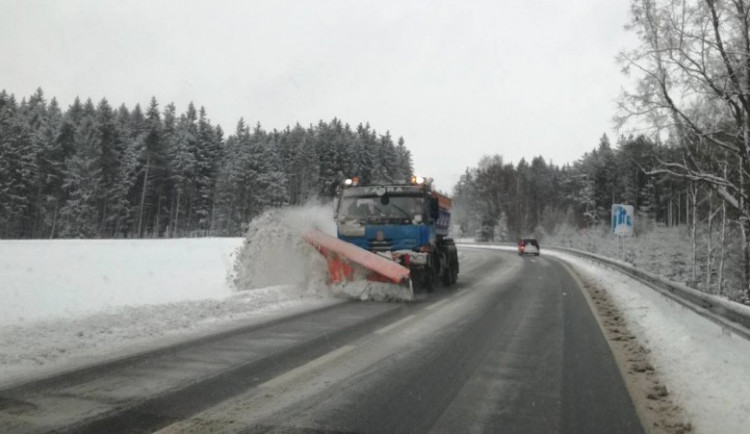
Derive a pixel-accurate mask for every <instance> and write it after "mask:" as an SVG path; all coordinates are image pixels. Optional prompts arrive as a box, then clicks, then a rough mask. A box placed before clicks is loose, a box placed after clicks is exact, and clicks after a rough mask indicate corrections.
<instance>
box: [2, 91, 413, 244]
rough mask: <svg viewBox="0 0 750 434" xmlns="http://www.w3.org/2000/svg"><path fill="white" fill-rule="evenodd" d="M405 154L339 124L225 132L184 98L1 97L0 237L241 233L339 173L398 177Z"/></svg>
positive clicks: (241, 125) (400, 144) (400, 146)
mask: <svg viewBox="0 0 750 434" xmlns="http://www.w3.org/2000/svg"><path fill="white" fill-rule="evenodd" d="M411 172H412V162H411V153H410V152H409V150H408V149H407V148H406V147H405V146H404V140H403V139H402V138H399V139H398V141H397V143H394V140H393V139H392V138H391V136H390V134H389V133H388V132H386V133H385V134H384V135H380V134H378V133H377V132H376V131H375V130H373V129H372V128H371V127H370V125H369V124H365V125H362V124H359V125H358V126H357V127H356V128H351V127H350V126H349V125H348V124H343V123H342V121H340V120H339V119H333V120H331V121H330V122H324V121H320V122H319V123H318V124H317V125H314V126H313V125H310V126H308V127H303V126H301V125H299V124H297V125H295V126H294V127H286V128H285V129H284V130H282V131H277V130H273V131H265V130H263V129H262V128H261V126H260V124H256V125H255V126H254V127H252V128H251V127H250V126H248V125H247V124H246V123H245V121H244V120H243V119H240V121H239V122H238V123H237V126H236V129H235V131H234V133H233V134H231V135H229V136H228V137H226V138H225V137H224V131H223V130H222V129H221V127H220V126H218V125H213V124H212V123H211V121H210V120H209V119H208V117H207V114H206V111H205V109H204V108H203V107H201V108H200V109H199V110H196V109H195V107H194V105H193V104H192V103H191V104H190V105H189V106H188V108H187V111H186V112H184V113H181V114H178V113H177V110H176V108H175V106H174V104H168V105H166V106H165V107H164V108H163V109H161V108H160V106H159V104H158V102H157V101H156V99H155V98H152V99H151V102H150V104H149V106H148V108H147V109H146V111H145V113H144V112H143V111H142V109H141V107H140V105H136V106H135V107H134V108H132V109H128V108H127V107H126V106H125V105H121V106H120V107H119V108H117V109H115V108H113V107H112V106H110V105H109V103H108V102H107V100H106V99H102V100H101V101H100V102H99V103H98V104H96V105H95V104H94V103H93V102H92V101H91V100H90V99H89V100H87V101H86V102H83V103H82V102H81V101H80V100H79V99H76V100H75V101H74V102H73V104H72V105H71V106H70V107H68V108H67V110H64V111H63V110H61V108H60V107H59V105H58V103H57V101H56V100H55V99H54V98H53V99H52V100H51V101H49V102H47V101H46V100H45V97H44V94H43V92H42V90H41V89H39V90H37V92H36V93H35V94H34V95H32V96H30V97H29V98H28V99H26V98H24V99H23V100H22V101H21V102H20V103H19V102H18V101H17V100H16V98H15V97H14V96H13V95H12V94H10V95H9V94H7V93H6V91H2V92H0V238H141V237H181V236H206V235H240V234H241V233H242V231H243V227H244V225H245V224H247V222H248V221H249V220H251V219H252V218H253V217H254V216H256V215H257V214H259V213H261V212H262V211H263V210H264V209H266V208H267V207H272V206H281V205H286V204H301V203H304V202H306V201H308V200H310V199H314V198H329V197H331V196H332V194H333V192H334V187H335V185H336V183H337V182H339V181H340V180H341V178H342V177H343V176H348V175H351V174H358V175H360V176H361V177H363V178H364V179H369V180H373V181H377V180H382V181H394V180H401V179H406V178H407V177H408V176H409V174H411Z"/></svg>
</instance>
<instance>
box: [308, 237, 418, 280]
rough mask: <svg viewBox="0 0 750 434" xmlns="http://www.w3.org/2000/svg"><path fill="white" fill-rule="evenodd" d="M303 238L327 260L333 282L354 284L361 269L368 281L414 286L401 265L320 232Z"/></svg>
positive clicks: (407, 272)
mask: <svg viewBox="0 0 750 434" xmlns="http://www.w3.org/2000/svg"><path fill="white" fill-rule="evenodd" d="M304 238H305V241H307V242H308V243H309V244H311V245H312V246H313V247H315V248H316V249H318V251H320V253H322V254H323V256H324V257H325V258H326V261H328V271H329V273H330V277H331V282H335V283H341V282H350V281H353V280H354V279H355V278H356V277H355V276H354V272H355V267H356V266H359V267H362V268H364V269H365V270H367V271H368V272H369V275H368V276H367V279H368V280H374V281H378V282H388V283H396V284H403V285H409V286H410V287H411V285H410V283H411V282H410V280H409V269H408V268H406V267H404V266H403V265H401V264H397V263H396V262H394V261H391V260H388V259H386V258H384V257H382V256H379V255H377V254H375V253H372V252H368V251H367V250H365V249H363V248H361V247H358V246H355V245H354V244H351V243H347V242H346V241H341V240H339V239H338V238H336V237H332V236H330V235H328V234H326V233H323V232H320V231H317V230H311V231H309V232H307V233H305V235H304Z"/></svg>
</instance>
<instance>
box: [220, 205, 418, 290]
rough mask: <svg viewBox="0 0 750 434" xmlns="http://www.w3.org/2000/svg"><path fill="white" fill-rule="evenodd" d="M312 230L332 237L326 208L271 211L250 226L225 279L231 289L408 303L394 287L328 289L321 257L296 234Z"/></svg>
mask: <svg viewBox="0 0 750 434" xmlns="http://www.w3.org/2000/svg"><path fill="white" fill-rule="evenodd" d="M311 229H317V230H320V231H322V232H325V233H328V234H330V235H334V236H335V235H336V225H335V223H334V221H333V213H332V207H331V205H330V204H320V203H310V204H307V205H305V206H302V207H286V208H277V209H271V210H268V211H266V212H264V213H263V214H261V215H260V216H258V217H256V218H255V219H254V220H253V221H252V222H250V224H249V226H248V230H247V237H246V238H245V241H244V243H243V244H242V246H241V247H240V248H239V250H238V251H237V253H236V255H235V256H236V260H235V263H234V268H233V270H232V271H231V272H230V274H229V280H230V282H231V284H232V285H233V287H234V288H235V290H238V291H244V290H255V289H259V288H265V287H268V286H273V285H295V286H297V287H300V288H302V289H303V291H304V294H302V295H313V296H315V295H317V296H325V295H334V296H336V297H343V298H354V299H358V300H373V301H392V300H408V299H410V298H411V291H409V290H408V289H407V288H404V287H400V286H397V285H390V284H385V283H379V282H370V281H367V280H365V274H364V273H360V274H361V275H358V276H357V278H356V279H355V281H354V282H349V283H346V284H335V285H328V284H327V282H328V268H327V264H326V261H325V259H324V258H323V257H322V255H321V254H320V253H318V251H317V250H315V248H313V247H312V246H310V245H309V244H307V242H305V241H304V239H303V237H302V235H303V234H304V233H305V232H307V231H309V230H311Z"/></svg>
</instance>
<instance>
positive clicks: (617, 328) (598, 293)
mask: <svg viewBox="0 0 750 434" xmlns="http://www.w3.org/2000/svg"><path fill="white" fill-rule="evenodd" d="M560 262H561V263H562V264H564V266H565V268H566V269H567V271H568V272H569V273H570V275H571V276H572V277H573V279H574V280H575V281H576V282H577V283H578V286H579V287H580V288H581V292H582V293H583V295H584V297H585V298H586V301H587V302H588V304H589V307H590V308H591V311H592V312H593V313H594V317H595V318H596V321H597V322H598V324H599V327H600V328H601V330H602V333H603V334H604V336H605V338H606V339H607V343H608V344H609V347H610V349H611V351H612V354H613V355H614V358H615V361H616V363H617V366H618V368H619V370H620V374H621V375H622V377H623V380H624V382H625V386H626V387H627V390H628V393H629V394H630V397H631V399H632V400H633V405H634V406H635V408H636V412H637V414H638V417H639V418H640V419H641V423H642V425H643V428H644V430H645V431H646V432H647V433H654V434H661V433H665V434H681V433H688V432H692V431H693V429H692V424H691V423H690V422H689V421H687V416H686V415H685V413H684V411H683V410H682V408H681V407H679V406H678V405H677V404H675V402H674V401H673V400H672V398H671V397H670V395H669V388H668V386H667V385H666V384H664V382H663V380H662V379H661V378H660V375H659V372H658V371H657V370H656V369H655V368H654V367H653V365H652V363H651V362H650V358H649V350H648V348H647V346H645V345H644V344H643V343H640V342H638V340H637V339H636V337H635V335H633V334H632V333H631V332H630V331H629V330H628V325H627V324H626V322H625V319H624V318H623V315H622V314H621V312H620V311H619V310H618V308H617V306H616V305H615V304H614V302H613V301H612V299H611V298H610V296H609V295H608V294H607V291H606V288H601V287H599V286H598V285H597V284H595V283H594V282H592V281H589V280H587V279H585V278H584V277H583V276H581V275H580V274H578V273H577V272H576V271H575V270H574V269H573V268H572V267H571V266H570V265H569V264H567V263H566V262H565V261H563V260H560Z"/></svg>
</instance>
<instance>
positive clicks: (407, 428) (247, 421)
mask: <svg viewBox="0 0 750 434" xmlns="http://www.w3.org/2000/svg"><path fill="white" fill-rule="evenodd" d="M461 256H462V257H461V261H462V263H461V264H462V267H461V275H460V276H459V283H458V285H456V286H455V287H453V288H450V289H440V290H438V291H437V292H436V293H434V294H432V295H430V296H428V297H423V298H421V299H420V300H418V301H417V302H415V303H408V304H406V303H374V302H350V303H344V304H341V305H336V306H333V307H329V308H326V309H323V310H320V311H316V312H311V313H308V314H303V315H298V316H295V317H292V318H288V319H285V320H280V321H275V322H273V323H269V324H266V325H262V326H253V327H248V328H246V329H240V330H234V331H232V332H228V333H225V334H223V335H220V336H215V337H211V338H204V339H201V340H200V341H196V342H191V343H186V344H183V345H180V346H176V347H172V348H169V349H165V350H162V351H159V352H156V353H153V354H148V355H141V356H138V357H134V358H131V359H125V360H120V361H117V362H113V363H110V364H107V365H103V366H99V367H93V368H88V369H85V370H82V371H78V372H72V373H69V374H66V375H62V376H59V377H55V378H50V379H45V380H40V381H37V382H32V383H28V384H26V385H21V386H17V387H15V388H13V389H6V390H0V432H47V431H61V432H65V431H70V432H96V433H100V432H153V431H157V430H162V432H170V433H171V432H173V433H183V432H196V433H202V432H263V433H265V432H273V433H276V432H279V433H297V432H304V433H313V432H388V433H400V432H403V433H419V432H446V433H457V432H504V433H556V432H561V433H597V434H598V433H638V432H642V431H643V430H642V428H641V426H640V422H639V420H638V417H637V416H636V414H635V410H634V408H633V404H632V402H631V400H630V397H629V396H628V393H627V391H626V389H625V386H624V383H623V380H622V378H621V377H620V374H619V371H618V369H617V367H616V365H615V362H614V359H613V357H612V354H611V352H610V349H609V347H608V345H607V343H606V341H605V339H604V337H603V336H602V333H601V331H600V329H599V326H598V325H597V323H596V320H595V319H594V317H593V315H592V313H591V311H590V309H589V307H588V305H587V303H586V300H585V298H584V296H583V294H582V292H581V289H580V288H579V287H578V286H577V284H576V282H575V280H574V279H573V278H572V277H571V276H570V275H569V273H568V271H567V270H566V269H565V268H564V267H563V266H562V265H561V264H560V263H559V262H557V261H556V260H553V259H551V258H547V257H545V256H544V255H542V256H540V257H523V258H520V257H518V256H516V255H514V254H511V253H506V252H499V251H487V250H474V249H461Z"/></svg>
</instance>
